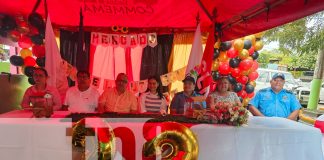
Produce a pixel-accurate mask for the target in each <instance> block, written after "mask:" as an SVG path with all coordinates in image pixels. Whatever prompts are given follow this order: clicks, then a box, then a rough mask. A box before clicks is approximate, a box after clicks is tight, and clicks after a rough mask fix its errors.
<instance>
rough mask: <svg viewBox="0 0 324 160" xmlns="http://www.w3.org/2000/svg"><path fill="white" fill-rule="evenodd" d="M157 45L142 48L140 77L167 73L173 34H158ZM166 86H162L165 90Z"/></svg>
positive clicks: (142, 78) (145, 77) (144, 77)
mask: <svg viewBox="0 0 324 160" xmlns="http://www.w3.org/2000/svg"><path fill="white" fill-rule="evenodd" d="M157 41H158V45H157V46H155V47H154V48H152V47H150V46H147V47H145V48H144V49H143V55H142V64H141V74H140V79H141V80H144V79H147V78H148V77H149V76H152V75H159V76H160V75H163V74H166V73H168V63H169V58H170V55H171V50H172V44H173V35H158V36H157ZM166 90H167V87H163V91H166Z"/></svg>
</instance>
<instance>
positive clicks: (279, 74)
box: [272, 73, 285, 80]
mask: <svg viewBox="0 0 324 160" xmlns="http://www.w3.org/2000/svg"><path fill="white" fill-rule="evenodd" d="M278 77H280V78H282V79H283V80H285V75H284V74H283V73H276V74H274V75H273V76H272V79H276V78H278Z"/></svg>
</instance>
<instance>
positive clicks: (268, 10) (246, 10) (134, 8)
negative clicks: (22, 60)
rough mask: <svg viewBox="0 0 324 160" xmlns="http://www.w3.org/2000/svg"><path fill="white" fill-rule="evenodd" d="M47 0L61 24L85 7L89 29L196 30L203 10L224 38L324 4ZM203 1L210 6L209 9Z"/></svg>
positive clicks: (24, 8)
mask: <svg viewBox="0 0 324 160" xmlns="http://www.w3.org/2000/svg"><path fill="white" fill-rule="evenodd" d="M46 2H47V7H48V13H49V14H50V15H51V16H52V21H53V23H54V24H56V25H58V26H65V27H71V26H74V27H75V28H76V26H78V25H79V12H80V8H82V10H83V16H84V26H85V30H86V29H87V27H89V28H88V29H90V30H93V29H95V27H107V26H109V27H111V26H126V27H135V28H152V29H156V28H175V29H177V28H181V29H191V30H192V31H193V30H195V28H196V27H195V26H196V16H197V14H198V13H199V15H200V21H201V25H202V29H203V30H204V31H208V27H210V25H211V23H212V21H215V22H217V23H221V24H224V25H223V26H224V28H223V31H224V40H229V39H235V38H238V37H243V36H244V35H250V34H253V33H257V32H260V31H264V30H267V29H270V28H273V27H275V26H279V25H282V24H284V23H287V22H291V21H293V20H296V19H299V18H302V17H305V16H307V15H310V14H313V13H316V12H318V11H321V10H323V9H324V3H323V1H322V0H289V1H284V0H280V1H279V0H269V1H264V0H232V1H228V0H199V1H196V0H176V1H175V0H118V1H117V0H116V1H115V0H114V1H111V0H107V1H102V0H69V1H61V0H46ZM199 2H201V5H200V4H199ZM35 3H36V0H29V1H25V0H15V1H5V0H2V1H1V8H0V13H7V14H11V15H17V14H18V13H19V14H22V15H25V16H26V17H27V15H28V14H30V12H31V11H32V9H33V7H34V5H35ZM44 6H45V5H44V1H41V3H40V5H39V7H38V9H37V10H36V11H37V12H39V13H41V14H42V15H45V9H44ZM201 6H204V8H206V10H205V11H206V12H204V10H203V9H202V7H201ZM206 13H207V14H206ZM214 13H215V16H214V18H213V15H214ZM258 13H259V14H258ZM44 17H45V16H44ZM213 19H214V20H213ZM98 30H100V29H98ZM166 30H168V29H166Z"/></svg>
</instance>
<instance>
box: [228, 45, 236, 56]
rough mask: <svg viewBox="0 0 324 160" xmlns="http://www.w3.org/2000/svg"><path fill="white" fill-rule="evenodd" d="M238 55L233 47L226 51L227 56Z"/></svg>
mask: <svg viewBox="0 0 324 160" xmlns="http://www.w3.org/2000/svg"><path fill="white" fill-rule="evenodd" d="M237 56H238V51H237V50H236V49H234V48H233V47H232V48H231V49H229V50H228V51H227V57H229V58H235V57H237Z"/></svg>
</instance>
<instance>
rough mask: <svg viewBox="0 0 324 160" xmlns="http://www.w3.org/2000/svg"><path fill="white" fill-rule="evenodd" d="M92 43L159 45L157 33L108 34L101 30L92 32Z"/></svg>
mask: <svg viewBox="0 0 324 160" xmlns="http://www.w3.org/2000/svg"><path fill="white" fill-rule="evenodd" d="M91 44H93V45H99V44H100V45H103V46H114V47H117V46H121V47H123V48H126V47H131V48H134V47H136V46H138V45H139V46H141V47H145V46H147V45H148V46H151V47H155V46H156V45H157V34H156V33H147V34H145V33H141V34H120V35H119V34H106V33H100V32H91Z"/></svg>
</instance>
